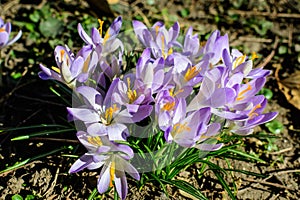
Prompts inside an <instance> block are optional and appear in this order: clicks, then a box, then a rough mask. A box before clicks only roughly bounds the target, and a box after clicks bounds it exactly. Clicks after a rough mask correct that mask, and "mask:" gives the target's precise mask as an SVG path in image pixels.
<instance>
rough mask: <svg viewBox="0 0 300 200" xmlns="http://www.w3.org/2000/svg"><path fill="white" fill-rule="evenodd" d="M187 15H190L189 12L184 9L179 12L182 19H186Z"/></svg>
mask: <svg viewBox="0 0 300 200" xmlns="http://www.w3.org/2000/svg"><path fill="white" fill-rule="evenodd" d="M189 14H190V11H189V10H188V9H186V8H184V9H182V10H180V15H181V16H182V17H187V16H188V15H189Z"/></svg>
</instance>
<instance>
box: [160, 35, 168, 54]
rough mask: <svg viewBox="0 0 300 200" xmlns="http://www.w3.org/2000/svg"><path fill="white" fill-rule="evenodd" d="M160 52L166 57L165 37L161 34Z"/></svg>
mask: <svg viewBox="0 0 300 200" xmlns="http://www.w3.org/2000/svg"><path fill="white" fill-rule="evenodd" d="M161 54H162V56H163V57H164V59H166V57H167V56H166V53H165V37H164V36H163V35H162V36H161Z"/></svg>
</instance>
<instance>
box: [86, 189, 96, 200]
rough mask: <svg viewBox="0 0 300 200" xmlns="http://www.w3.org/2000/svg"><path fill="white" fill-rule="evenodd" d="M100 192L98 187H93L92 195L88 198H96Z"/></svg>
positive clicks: (89, 199) (90, 199)
mask: <svg viewBox="0 0 300 200" xmlns="http://www.w3.org/2000/svg"><path fill="white" fill-rule="evenodd" d="M97 194H98V190H97V188H94V189H93V192H92V193H91V194H90V196H89V197H88V200H92V199H94V197H95V196H96V195H97Z"/></svg>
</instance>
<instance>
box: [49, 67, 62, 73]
mask: <svg viewBox="0 0 300 200" xmlns="http://www.w3.org/2000/svg"><path fill="white" fill-rule="evenodd" d="M51 69H52V70H53V71H55V72H56V73H58V74H60V69H59V68H58V67H54V66H52V67H51Z"/></svg>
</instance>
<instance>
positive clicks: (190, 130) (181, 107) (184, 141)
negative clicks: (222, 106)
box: [165, 99, 211, 147]
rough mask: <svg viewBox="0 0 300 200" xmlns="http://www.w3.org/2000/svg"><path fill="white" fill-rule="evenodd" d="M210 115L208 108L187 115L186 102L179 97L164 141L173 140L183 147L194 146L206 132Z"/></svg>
mask: <svg viewBox="0 0 300 200" xmlns="http://www.w3.org/2000/svg"><path fill="white" fill-rule="evenodd" d="M210 116H211V113H210V108H202V109H199V110H197V111H195V112H192V113H190V114H188V115H187V114H186V102H185V100H184V99H179V101H178V104H177V107H176V108H175V111H174V115H173V116H172V119H171V124H170V126H169V127H168V128H167V129H166V131H165V139H166V141H167V142H171V141H174V142H176V143H177V144H179V145H180V146H183V147H193V146H195V145H196V142H197V141H198V140H199V139H200V136H201V135H202V134H203V133H205V132H206V130H207V124H208V122H209V120H210Z"/></svg>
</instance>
